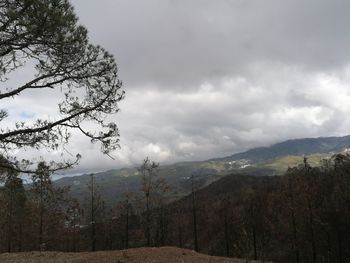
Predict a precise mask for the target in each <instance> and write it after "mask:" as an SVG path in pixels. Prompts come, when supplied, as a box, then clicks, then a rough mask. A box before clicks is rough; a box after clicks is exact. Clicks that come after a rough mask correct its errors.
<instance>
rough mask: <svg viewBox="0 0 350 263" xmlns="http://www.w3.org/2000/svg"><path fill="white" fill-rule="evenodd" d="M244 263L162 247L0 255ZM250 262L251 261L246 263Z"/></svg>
mask: <svg viewBox="0 0 350 263" xmlns="http://www.w3.org/2000/svg"><path fill="white" fill-rule="evenodd" d="M93 262H97V263H136V262H142V263H158V262H165V263H186V262H188V263H206V262H212V263H223V262H227V263H245V262H247V261H246V260H238V259H228V258H222V257H211V256H207V255H203V254H199V253H196V252H194V251H191V250H186V249H180V248H174V247H162V248H135V249H128V250H119V251H101V252H93V253H91V252H82V253H62V252H25V253H11V254H8V253H5V254H0V263H93ZM250 262H254V261H250Z"/></svg>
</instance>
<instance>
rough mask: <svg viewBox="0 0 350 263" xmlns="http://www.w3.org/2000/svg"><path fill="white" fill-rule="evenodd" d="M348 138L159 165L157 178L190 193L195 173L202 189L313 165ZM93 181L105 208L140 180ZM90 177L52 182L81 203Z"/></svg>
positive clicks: (129, 174)
mask: <svg viewBox="0 0 350 263" xmlns="http://www.w3.org/2000/svg"><path fill="white" fill-rule="evenodd" d="M349 148H350V136H344V137H321V138H305V139H295V140H288V141H285V142H281V143H277V144H274V145H272V146H268V147H259V148H254V149H251V150H248V151H246V152H242V153H237V154H233V155H231V156H227V157H223V158H215V159H210V160H206V161H197V162H180V163H175V164H171V165H164V166H162V165H161V166H160V170H159V176H160V177H163V178H165V180H166V181H167V183H168V184H169V185H171V187H172V189H173V191H172V195H175V196H183V195H186V194H188V193H189V191H190V186H191V185H190V180H189V179H190V176H191V175H192V174H196V175H197V177H198V178H199V182H198V184H199V185H198V186H199V187H204V186H206V185H208V184H210V183H212V182H214V181H216V180H218V179H219V178H221V177H222V176H224V175H226V174H229V173H240V174H249V175H255V176H259V175H276V174H283V172H284V171H285V170H286V169H287V168H288V167H292V166H296V165H298V164H300V163H302V161H303V157H304V156H307V157H308V160H309V162H310V163H311V164H312V165H314V166H317V165H319V163H320V161H321V160H322V159H325V158H328V157H330V156H331V155H332V154H334V153H338V152H344V151H348V149H349ZM94 177H95V182H96V184H97V185H98V189H99V191H100V193H101V197H102V199H103V200H105V202H106V204H107V205H112V204H114V203H115V202H116V201H118V200H121V199H122V198H123V194H124V193H125V192H127V191H131V192H136V191H139V189H140V187H141V180H140V177H139V175H138V171H137V169H136V168H123V169H119V170H109V171H105V172H100V173H96V174H95V176H94ZM90 180H91V179H90V174H85V175H81V176H74V177H65V178H62V179H59V180H57V181H55V182H54V183H55V185H56V186H58V187H63V186H70V187H71V193H72V195H73V196H74V197H76V198H78V199H79V200H80V201H82V202H84V201H87V199H88V194H89V193H88V187H87V185H88V183H89V182H90Z"/></svg>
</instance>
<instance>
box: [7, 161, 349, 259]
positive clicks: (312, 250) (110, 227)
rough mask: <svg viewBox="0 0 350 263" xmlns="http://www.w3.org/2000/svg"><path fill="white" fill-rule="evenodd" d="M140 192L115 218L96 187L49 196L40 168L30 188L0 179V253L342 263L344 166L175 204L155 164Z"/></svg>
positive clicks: (225, 184)
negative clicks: (138, 253)
mask: <svg viewBox="0 0 350 263" xmlns="http://www.w3.org/2000/svg"><path fill="white" fill-rule="evenodd" d="M139 171H140V173H139V175H140V179H141V181H142V187H141V189H140V191H139V192H133V193H131V192H128V193H127V194H126V195H125V199H124V201H122V202H117V203H116V204H115V205H114V206H113V207H112V208H110V207H106V206H105V205H104V202H103V200H101V198H100V196H99V193H98V190H96V189H97V188H96V185H95V183H94V180H93V179H94V177H93V175H92V176H91V182H90V185H89V189H90V191H91V196H90V197H91V198H90V199H89V200H86V202H85V203H83V204H79V203H78V202H77V201H76V200H73V199H72V198H70V197H69V195H68V193H69V189H68V188H67V189H55V188H54V187H53V185H52V182H51V179H50V172H49V167H48V166H47V165H46V164H45V163H40V164H39V165H38V167H37V170H36V173H35V174H33V175H32V183H31V184H30V185H23V181H22V179H21V177H20V176H19V174H17V173H16V172H13V171H11V170H2V173H1V175H2V177H1V178H3V181H4V183H3V187H2V188H1V192H0V193H1V195H0V207H1V210H0V213H1V215H0V226H1V227H0V236H1V240H0V250H1V252H17V251H28V250H61V251H90V250H111V249H123V248H130V247H140V246H165V245H166V246H178V247H185V248H191V249H194V250H198V251H200V252H203V253H208V254H213V255H222V256H229V257H240V258H247V259H260V260H273V261H275V262H313V263H315V262H339V263H340V262H349V258H350V248H349V245H348V244H349V243H350V220H349V218H350V203H349V202H350V191H349V189H350V156H348V155H336V156H334V157H333V158H332V159H330V160H325V161H324V162H323V164H322V166H321V167H311V166H310V165H309V164H308V163H307V160H306V159H305V162H304V163H303V164H301V165H300V166H299V167H294V168H290V169H289V170H288V171H287V172H286V173H285V175H284V176H278V177H277V176H273V177H272V176H271V177H268V176H247V175H228V176H226V177H223V178H221V179H220V180H218V181H216V182H214V183H212V184H211V185H209V186H207V187H205V188H202V189H197V188H198V187H197V182H198V181H199V180H200V176H199V175H198V176H195V175H194V176H193V177H192V178H190V179H189V182H188V183H189V184H190V188H191V193H190V194H189V195H188V196H185V197H183V198H180V199H176V200H174V199H173V198H172V195H171V192H172V190H171V186H168V185H167V184H166V178H158V177H159V176H157V171H158V164H156V163H154V162H151V161H150V160H149V159H146V160H145V161H144V163H143V165H142V166H141V167H140V168H139Z"/></svg>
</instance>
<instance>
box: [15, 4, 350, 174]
mask: <svg viewBox="0 0 350 263" xmlns="http://www.w3.org/2000/svg"><path fill="white" fill-rule="evenodd" d="M71 3H72V4H73V5H74V7H75V12H76V13H77V15H78V17H79V22H80V23H81V24H82V25H84V26H86V28H87V29H88V32H89V36H90V40H91V42H92V43H94V44H99V45H101V46H103V47H104V48H106V49H107V50H108V51H110V52H111V53H112V54H113V55H114V56H115V58H116V61H117V63H118V67H119V78H120V79H121V80H122V81H123V88H124V90H125V92H126V97H125V99H124V100H123V101H122V102H121V103H120V109H121V111H120V112H119V113H118V114H116V115H115V116H113V117H111V118H112V119H113V120H115V121H116V123H117V124H118V126H119V129H120V135H121V137H120V140H121V141H120V145H121V149H120V150H117V151H116V152H114V153H113V154H112V155H113V156H114V157H115V159H114V160H113V159H111V158H108V157H107V156H103V155H102V154H101V153H100V152H99V151H98V149H99V146H98V145H92V144H90V143H89V141H88V139H87V138H84V137H83V136H76V137H75V138H74V140H72V142H71V145H70V152H74V153H75V152H80V153H81V154H82V156H83V159H82V161H81V164H80V166H79V167H76V168H75V169H73V172H76V173H79V172H88V171H89V172H90V171H100V170H107V169H112V168H121V167H126V166H135V165H138V164H139V163H141V161H142V160H143V159H144V158H145V157H146V156H149V157H150V158H151V159H153V160H155V161H157V162H160V163H161V164H166V163H173V162H178V161H189V160H205V159H209V158H214V157H223V156H228V155H231V154H233V153H236V152H241V151H244V150H247V149H249V148H253V147H257V146H268V145H271V144H273V143H276V142H280V141H283V140H287V139H293V138H303V137H319V136H342V135H347V134H349V133H350V132H349V130H350V118H349V116H350V88H349V85H350V27H349V24H350V16H349V14H348V13H349V12H348V11H349V10H350V1H348V0H308V1H305V0H284V1H281V0H217V1H212V0H191V1H185V0H182V1H180V0H147V1H144V0H99V1H86V0H72V1H71ZM23 99H24V100H25V102H23V103H29V104H30V105H32V104H31V103H33V102H34V101H35V102H36V103H35V106H33V107H32V108H31V110H30V111H29V110H28V109H23V108H16V109H15V111H16V114H17V115H16V116H17V118H18V116H20V118H22V119H29V120H30V119H34V118H36V117H37V116H38V115H40V114H39V113H42V112H45V113H46V114H47V112H50V107H52V103H51V99H52V94H50V92H48V93H47V94H43V95H42V96H41V98H39V100H40V99H41V100H42V101H41V102H40V103H38V98H37V97H35V98H33V97H27V98H23ZM27 105H28V104H27ZM33 105H34V104H33Z"/></svg>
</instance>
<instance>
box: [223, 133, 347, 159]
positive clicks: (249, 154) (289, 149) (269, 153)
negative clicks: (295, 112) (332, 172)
mask: <svg viewBox="0 0 350 263" xmlns="http://www.w3.org/2000/svg"><path fill="white" fill-rule="evenodd" d="M349 148H350V135H348V136H344V137H320V138H304V139H295V140H288V141H285V142H281V143H277V144H274V145H272V146H269V147H259V148H254V149H251V150H248V151H246V152H243V153H237V154H234V155H231V156H228V157H224V158H220V159H216V160H241V159H248V160H251V161H252V162H262V161H267V160H272V159H276V158H279V157H283V156H288V155H292V156H303V155H306V156H307V155H313V154H325V153H326V154H330V153H338V152H342V151H344V150H346V149H349Z"/></svg>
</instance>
